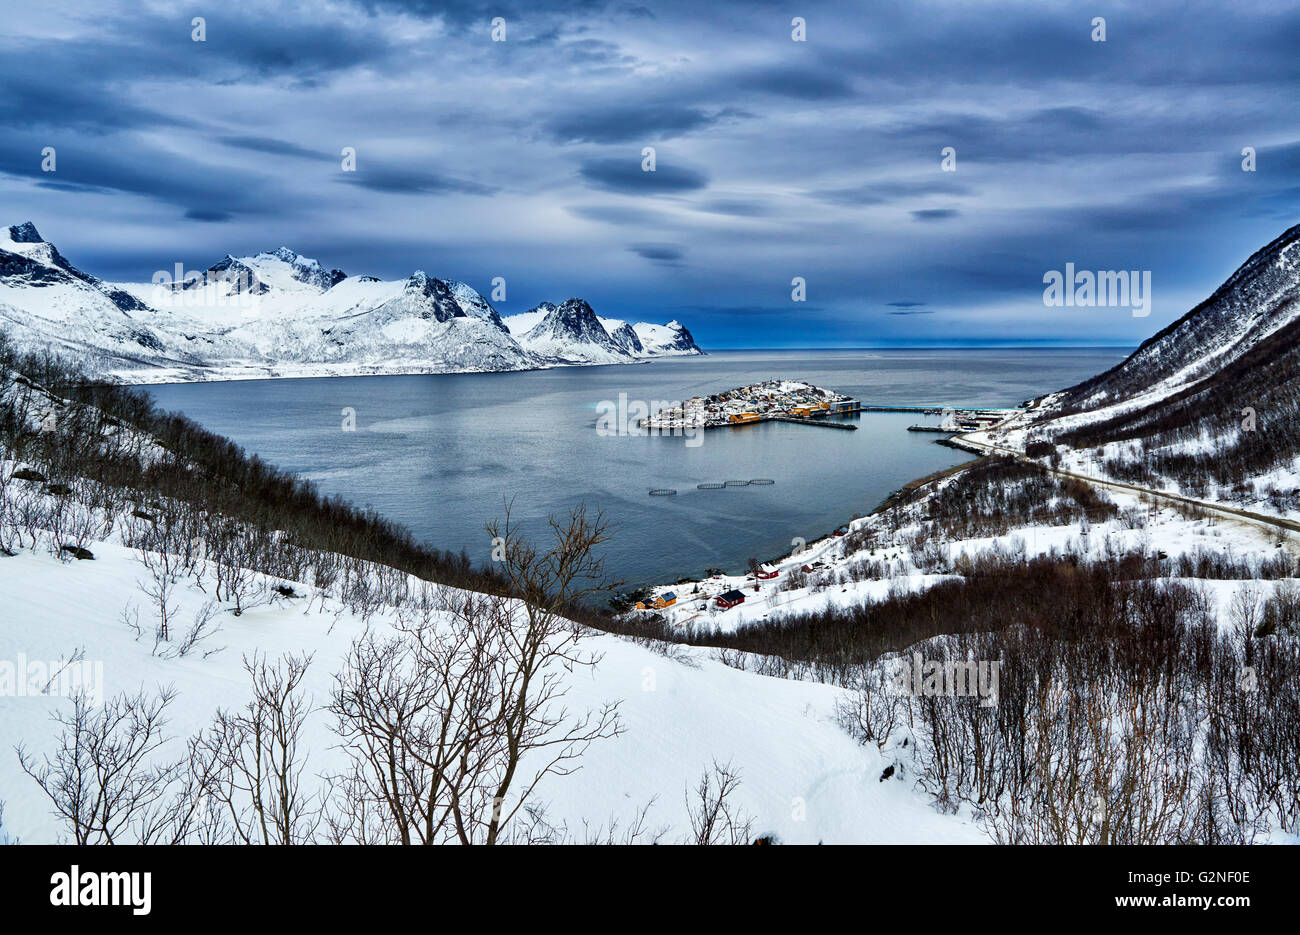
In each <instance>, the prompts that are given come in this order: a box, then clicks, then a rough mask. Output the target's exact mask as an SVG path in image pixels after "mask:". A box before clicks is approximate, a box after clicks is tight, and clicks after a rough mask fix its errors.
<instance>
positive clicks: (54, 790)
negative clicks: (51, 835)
mask: <svg viewBox="0 0 1300 935" xmlns="http://www.w3.org/2000/svg"><path fill="white" fill-rule="evenodd" d="M174 698H175V691H174V690H172V689H166V690H164V691H163V692H162V693H161V694H160V695H159V696H157V697H156V698H149V697H148V696H146V694H145V693H144V692H140V693H139V694H136V695H119V696H117V697H115V698H112V699H110V700H109V701H107V702H106V703H105V704H104V705H103V707H102V708H99V709H98V710H96V709H95V708H94V707H93V705H92V704H91V702H90V699H89V698H88V697H87V696H86V695H85V694H77V695H75V696H73V698H72V703H73V710H72V713H71V714H62V713H56V714H55V715H54V720H55V721H56V722H57V723H58V724H59V725H60V726H61V727H62V731H61V734H60V739H59V749H58V750H57V751H56V753H55V754H54V758H53V759H51V758H50V757H49V756H45V757H43V758H42V762H37V760H36V759H35V757H33V756H32V755H31V754H29V752H28V751H27V750H26V748H25V747H24V746H23V745H21V744H20V745H19V746H18V747H17V748H16V749H17V753H18V762H19V765H20V766H21V767H22V770H23V772H25V773H27V775H29V776H31V777H32V779H34V780H36V783H37V784H38V785H39V786H40V787H41V791H43V792H44V793H45V795H46V797H47V798H49V800H50V802H51V803H52V804H53V806H54V811H55V814H57V815H58V816H59V817H60V818H61V819H62V821H63V823H64V826H65V828H66V829H67V831H68V832H69V833H70V834H71V835H72V839H73V841H74V843H76V844H114V843H135V844H151V843H157V842H161V841H163V840H164V838H165V835H166V832H167V830H168V828H169V827H171V826H172V825H173V818H174V815H173V813H172V810H173V807H174V806H175V804H176V803H173V802H171V801H169V792H170V790H171V788H172V786H173V785H174V784H175V783H176V781H177V780H178V778H179V777H180V775H181V772H182V766H183V764H181V763H166V762H164V763H161V764H157V763H154V762H153V760H154V759H155V756H156V754H158V753H159V751H160V750H161V748H162V747H163V746H164V744H165V743H166V740H165V738H164V737H163V726H164V725H165V723H166V720H165V717H164V715H165V712H166V710H167V706H168V705H169V704H171V702H172V700H173V699H174Z"/></svg>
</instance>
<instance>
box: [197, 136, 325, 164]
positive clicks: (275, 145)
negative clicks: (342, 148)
mask: <svg viewBox="0 0 1300 935" xmlns="http://www.w3.org/2000/svg"><path fill="white" fill-rule="evenodd" d="M218 142H220V143H223V144H224V145H226V146H233V147H234V148H236V149H247V150H249V151H251V152H255V153H268V154H269V155H272V156H297V157H299V158H302V159H333V158H334V156H333V154H332V153H322V152H319V151H317V150H313V149H308V148H307V147H305V146H299V145H298V144H296V143H288V142H285V141H284V140H277V139H273V138H271V137H269V136H223V137H219V138H218Z"/></svg>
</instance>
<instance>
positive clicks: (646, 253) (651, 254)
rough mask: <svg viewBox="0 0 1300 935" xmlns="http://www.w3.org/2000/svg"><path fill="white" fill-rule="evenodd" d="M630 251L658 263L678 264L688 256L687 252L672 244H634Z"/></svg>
mask: <svg viewBox="0 0 1300 935" xmlns="http://www.w3.org/2000/svg"><path fill="white" fill-rule="evenodd" d="M628 249H629V250H631V251H632V252H633V253H635V254H636V255H637V256H640V257H645V259H647V260H654V261H655V262H656V263H677V262H679V261H680V260H681V258H682V257H683V256H685V255H686V251H685V250H683V249H682V248H681V247H679V246H677V245H676V244H670V243H638V244H632V245H631V246H630V247H628Z"/></svg>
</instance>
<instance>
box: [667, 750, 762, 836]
mask: <svg viewBox="0 0 1300 935" xmlns="http://www.w3.org/2000/svg"><path fill="white" fill-rule="evenodd" d="M739 787H740V772H739V771H738V770H736V769H735V768H733V767H732V765H731V764H730V763H726V764H721V763H718V761H717V760H714V761H713V767H712V768H711V769H708V770H705V771H704V773H702V774H701V776H700V781H699V783H698V784H697V785H696V787H695V794H694V796H693V797H692V796H691V795H689V794H688V795H687V797H686V810H687V815H688V818H689V821H690V825H691V833H690V837H689V838H688V839H687V840H686V841H685V842H684V843H686V844H748V843H749V842H750V839H751V837H752V835H753V827H754V819H753V818H752V817H750V816H748V815H746V814H745V813H744V812H743V811H741V810H740V809H739V808H737V807H736V806H735V804H734V803H733V802H732V801H731V797H732V795H733V794H734V793H735V791H736V789H737V788H739Z"/></svg>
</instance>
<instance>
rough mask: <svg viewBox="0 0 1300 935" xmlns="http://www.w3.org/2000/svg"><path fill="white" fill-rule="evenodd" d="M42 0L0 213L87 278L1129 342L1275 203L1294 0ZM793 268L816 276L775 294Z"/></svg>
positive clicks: (825, 334) (1287, 175)
mask: <svg viewBox="0 0 1300 935" xmlns="http://www.w3.org/2000/svg"><path fill="white" fill-rule="evenodd" d="M50 6H51V5H43V4H29V5H25V6H23V7H20V8H16V9H15V10H12V11H8V13H7V17H6V24H5V29H4V31H3V35H0V79H2V81H3V89H4V90H3V93H0V126H3V127H4V131H5V132H4V133H3V134H0V199H2V200H3V201H4V203H5V204H6V206H7V208H8V210H9V211H10V212H12V214H13V216H11V217H10V218H8V219H7V220H6V219H0V224H8V223H14V222H16V221H18V220H24V219H26V218H28V217H31V218H32V219H33V220H34V221H35V222H36V224H37V226H38V227H39V228H40V229H41V231H42V233H45V234H47V236H53V235H51V234H50V232H51V231H55V232H57V233H58V236H59V237H61V238H62V239H64V240H67V241H68V249H64V246H65V245H64V244H60V247H61V249H64V252H65V253H67V254H68V255H69V256H70V257H72V258H73V260H74V262H78V263H79V264H81V265H83V266H84V267H85V268H86V269H87V270H88V271H89V272H92V273H96V274H100V275H108V274H110V273H120V276H121V277H125V276H126V275H128V274H130V275H132V276H136V277H140V278H147V277H148V275H149V273H150V271H152V270H154V269H157V268H159V266H160V264H161V265H165V262H164V261H166V260H170V259H171V258H172V254H180V255H183V256H187V257H188V256H190V255H194V256H195V257H197V258H198V259H200V260H204V261H207V260H210V258H211V257H212V256H220V255H221V254H223V253H225V252H227V251H235V252H238V251H240V250H244V249H249V250H252V249H264V248H265V247H266V245H267V244H266V240H267V238H268V237H269V238H270V239H273V240H274V241H276V242H277V243H279V242H283V243H286V244H288V245H290V246H292V247H294V248H295V249H298V250H301V251H305V252H308V253H309V255H312V254H315V255H318V256H319V257H320V259H321V260H322V262H325V263H326V264H327V265H329V266H337V267H340V268H344V269H350V270H354V271H361V272H368V273H374V274H377V275H384V276H388V277H398V276H405V275H407V274H409V272H410V271H411V270H412V269H414V268H417V267H427V266H431V265H432V264H435V263H436V264H437V266H436V268H437V270H438V272H439V273H441V274H443V275H447V276H450V277H453V278H464V279H474V278H475V277H477V278H478V280H479V281H485V282H486V281H490V279H491V277H492V276H495V275H507V276H508V277H509V278H510V281H511V284H512V287H511V295H512V296H516V297H517V298H516V299H514V301H520V302H523V301H525V300H531V301H536V300H538V299H542V298H548V297H551V296H553V295H558V294H575V293H576V294H582V295H584V297H587V298H589V299H591V300H592V301H593V305H595V306H596V307H597V309H598V311H601V312H602V313H606V314H611V315H616V316H617V317H621V318H640V317H643V318H659V319H660V320H662V317H663V314H664V313H665V310H669V309H674V308H677V309H681V310H682V311H681V315H682V316H683V320H684V321H686V323H687V325H688V326H689V327H690V328H691V330H692V333H693V334H695V335H696V336H697V338H700V339H701V340H702V341H703V342H705V343H707V342H713V343H715V344H716V345H718V346H725V345H726V344H727V343H737V342H739V343H743V344H745V345H746V346H759V345H762V344H764V343H775V344H779V343H782V342H784V341H798V342H800V343H804V344H808V343H817V342H822V343H853V342H855V341H857V342H864V341H871V342H876V341H891V342H899V341H903V342H905V341H907V340H910V339H912V338H915V339H916V340H927V341H932V340H939V339H944V340H963V339H966V338H970V339H971V340H992V339H994V338H997V337H999V336H1003V337H1005V336H1013V337H1023V338H1026V339H1027V338H1031V337H1034V336H1036V335H1042V334H1048V335H1057V334H1071V335H1086V336H1089V337H1090V338H1097V337H1111V338H1115V339H1117V340H1124V341H1128V340H1134V341H1136V340H1139V339H1141V338H1142V337H1145V336H1146V335H1147V334H1148V333H1150V331H1151V330H1152V329H1153V326H1155V327H1158V325H1159V324H1160V322H1162V321H1168V320H1171V319H1172V318H1173V317H1176V315H1177V314H1180V313H1181V312H1182V311H1186V307H1188V306H1189V305H1190V304H1192V303H1194V301H1195V300H1196V299H1197V298H1200V297H1203V296H1204V295H1205V294H1206V293H1208V291H1209V290H1211V289H1213V288H1214V286H1216V285H1217V284H1218V281H1219V280H1220V279H1221V278H1222V277H1223V276H1225V275H1226V274H1227V273H1229V272H1231V270H1232V268H1233V267H1234V266H1235V264H1237V263H1239V262H1240V261H1241V260H1242V259H1244V258H1245V256H1247V255H1249V253H1250V252H1251V251H1252V250H1253V249H1255V248H1258V247H1259V246H1261V245H1262V244H1263V243H1265V242H1267V241H1268V240H1271V239H1272V238H1273V237H1275V236H1277V235H1278V234H1279V233H1281V231H1282V230H1283V229H1285V228H1286V227H1288V226H1290V225H1291V224H1293V223H1295V222H1296V221H1297V220H1300V102H1297V95H1296V94H1295V93H1294V89H1295V87H1296V86H1297V85H1298V84H1300V56H1297V55H1296V54H1295V37H1296V35H1298V34H1300V8H1282V6H1281V5H1270V4H1267V3H1263V2H1260V3H1252V2H1243V3H1241V4H1236V5H1234V6H1233V8H1232V9H1231V11H1227V10H1225V8H1223V7H1222V6H1220V5H1215V4H1210V3H1208V2H1192V3H1174V2H1173V0H1169V2H1160V0H1154V2H1151V3H1146V4H1141V5H1126V6H1121V7H1113V8H1109V9H1101V8H1099V9H1097V10H1096V11H1092V10H1080V9H1079V8H1077V7H1071V6H1069V5H1055V4H1034V3H1028V2H1026V3H1019V2H998V0H993V2H990V3H987V4H966V3H957V2H951V3H943V2H926V0H919V2H908V3H903V2H892V3H885V4H877V5H873V6H872V8H871V9H870V11H867V12H864V11H863V10H859V9H857V8H853V7H850V6H846V5H844V4H840V3H833V2H830V0H808V2H807V3H806V4H801V5H800V8H799V9H797V10H793V9H786V8H785V7H784V6H782V5H780V4H775V3H760V4H751V3H740V2H738V0H724V2H721V3H718V4H709V5H704V4H698V3H693V2H668V3H656V4H648V3H647V4H644V5H642V4H639V3H637V2H636V0H630V2H629V0H610V2H603V0H555V2H548V3H546V4H544V5H541V4H535V3H527V2H524V0H481V2H478V0H452V2H437V0H355V2H352V3H350V4H349V3H348V2H347V0H340V2H339V3H335V4H328V5H326V4H320V5H295V4H282V3H277V2H273V0H229V2H228V3H226V4H222V5H217V6H214V7H213V8H212V9H211V10H206V11H205V10H199V9H196V10H188V9H179V8H172V7H167V6H161V5H159V6H142V5H140V4H131V3H127V2H125V0H106V2H103V3H98V4H95V5H94V8H93V10H87V11H84V12H77V11H71V10H69V9H67V8H63V7H59V8H55V9H51V8H49V7H50ZM195 15H203V16H206V18H207V41H206V42H203V43H195V42H192V41H190V30H191V25H190V19H191V17H192V16H195ZM793 15H799V16H802V17H805V18H806V20H807V26H808V31H807V41H806V42H802V43H798V42H792V41H791V39H790V26H789V23H790V18H791V16H793ZM1094 15H1104V16H1106V17H1107V40H1106V42H1104V43H1097V42H1093V41H1091V38H1090V35H1089V34H1090V32H1091V18H1092V16H1094ZM496 16H502V17H505V19H506V21H507V29H508V36H509V38H508V40H507V41H506V42H504V43H495V42H493V41H492V40H491V21H492V18H493V17H496ZM644 145H655V147H656V150H657V166H656V171H655V172H653V173H650V172H642V171H641V149H642V146H644ZM47 146H53V147H55V149H56V150H57V153H58V169H57V171H56V172H42V171H41V167H40V162H41V153H42V150H43V148H44V147H47ZM344 146H355V147H356V148H357V151H358V156H357V170H358V171H357V172H355V173H346V172H342V171H341V169H340V166H339V163H338V160H339V158H340V149H341V148H342V147H344ZM947 146H952V147H954V148H955V151H956V164H955V165H956V171H955V172H944V171H941V167H940V159H941V155H940V152H941V149H942V148H943V147H947ZM1246 146H1253V147H1255V149H1256V171H1254V172H1242V171H1241V159H1242V156H1241V155H1240V154H1241V150H1242V148H1243V147H1246ZM340 182H341V183H344V184H338V183H340ZM457 195H474V196H478V197H474V198H458V197H453V196H457ZM637 195H653V196H655V197H654V198H635V197H631V196H637ZM629 245H630V246H629ZM72 248H75V251H76V252H75V256H73V254H72V252H71V249H72ZM160 253H162V254H163V256H162V257H161V258H160V256H159V254H160ZM688 257H689V262H687V258H688ZM1071 260H1072V261H1075V262H1076V263H1078V264H1084V265H1086V266H1088V267H1091V268H1126V269H1151V270H1152V271H1153V273H1154V276H1155V281H1156V282H1157V283H1158V284H1159V285H1158V290H1159V296H1158V298H1157V300H1156V308H1155V311H1154V313H1153V315H1152V317H1151V318H1150V319H1148V320H1145V321H1137V322H1134V321H1124V320H1123V317H1122V316H1113V317H1105V316H1095V315H1094V316H1092V317H1091V318H1088V317H1085V315H1084V313H1083V312H1076V313H1073V314H1074V315H1075V318H1074V319H1072V320H1071V319H1068V314H1069V313H1066V312H1058V313H1056V314H1055V315H1054V316H1051V317H1048V316H1045V315H1044V313H1043V310H1042V304H1041V289H1042V285H1041V276H1042V274H1043V272H1044V270H1046V269H1053V268H1059V267H1060V264H1062V263H1064V262H1067V261H1071ZM796 276H799V277H804V278H806V280H807V284H808V289H809V295H810V296H815V297H816V301H817V303H818V304H817V305H816V306H815V307H814V306H808V305H807V304H800V305H799V306H797V313H796V306H793V305H791V304H790V303H789V302H788V297H789V293H790V288H791V287H790V281H791V279H792V278H794V277H796ZM720 283H725V290H726V298H725V299H721V300H720V301H719V302H718V303H717V305H702V304H701V303H700V297H701V296H703V295H709V296H714V294H715V293H716V292H717V290H718V289H719V284H720ZM913 290H916V291H915V292H913ZM900 293H901V294H908V293H912V294H918V293H919V295H920V297H921V298H923V299H924V300H925V301H924V302H922V301H915V302H913V301H912V300H908V301H907V302H903V301H898V300H896V299H895V296H897V295H898V294H900ZM1161 297H1163V298H1161ZM1161 301H1165V302H1167V303H1169V304H1168V305H1167V306H1161V305H1160V304H1159V303H1160V302H1161ZM1178 302H1184V303H1185V304H1184V305H1183V307H1181V308H1179V307H1177V303H1178ZM934 309H942V310H943V314H942V315H941V316H937V317H936V316H935V315H934V314H932V313H933V310H934ZM515 310H517V309H515ZM687 315H689V316H691V318H690V319H689V320H688V319H687V318H686V317H684V316H687ZM940 320H942V323H943V330H942V334H938V333H937V323H938V322H939V321H940ZM1070 329H1073V330H1070ZM1097 329H1107V330H1106V332H1105V334H1101V333H1100V332H1098V330H1097ZM1138 329H1141V330H1138Z"/></svg>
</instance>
